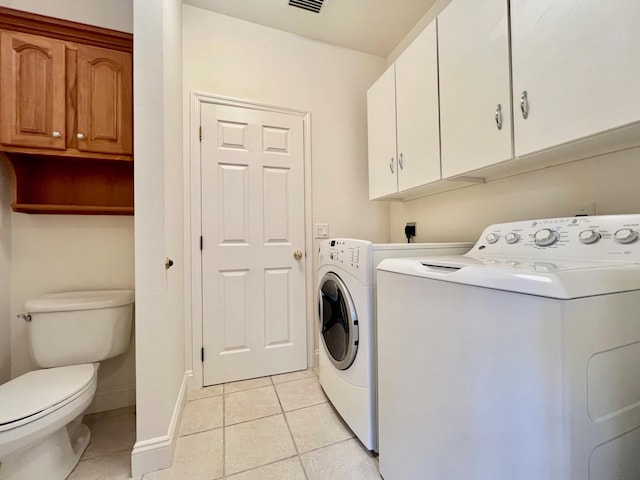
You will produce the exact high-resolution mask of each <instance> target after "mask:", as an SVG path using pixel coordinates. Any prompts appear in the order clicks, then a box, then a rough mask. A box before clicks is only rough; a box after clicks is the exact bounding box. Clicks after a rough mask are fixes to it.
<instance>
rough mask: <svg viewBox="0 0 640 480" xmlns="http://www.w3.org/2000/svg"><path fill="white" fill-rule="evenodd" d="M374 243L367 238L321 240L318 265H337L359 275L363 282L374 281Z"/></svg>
mask: <svg viewBox="0 0 640 480" xmlns="http://www.w3.org/2000/svg"><path fill="white" fill-rule="evenodd" d="M372 251H373V244H372V243H371V242H369V241H367V240H357V239H353V238H332V239H330V240H323V241H322V242H320V247H319V249H318V265H319V266H322V265H335V266H337V267H340V268H341V269H342V270H346V271H347V272H349V273H351V274H352V275H354V276H356V277H358V278H359V279H360V280H361V281H362V283H366V284H369V283H371V282H372V278H373V277H372V275H373V270H372V266H371V256H372Z"/></svg>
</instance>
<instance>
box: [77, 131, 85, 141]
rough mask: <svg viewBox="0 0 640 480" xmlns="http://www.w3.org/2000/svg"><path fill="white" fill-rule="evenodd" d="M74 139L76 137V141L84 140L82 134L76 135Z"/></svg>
mask: <svg viewBox="0 0 640 480" xmlns="http://www.w3.org/2000/svg"><path fill="white" fill-rule="evenodd" d="M76 137H78V140H84V133H78V134H76Z"/></svg>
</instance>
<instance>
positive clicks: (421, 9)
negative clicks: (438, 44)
mask: <svg viewBox="0 0 640 480" xmlns="http://www.w3.org/2000/svg"><path fill="white" fill-rule="evenodd" d="M183 1H184V3H186V4H189V5H193V6H196V7H200V8H203V9H206V10H211V11H213V12H218V13H221V14H224V15H229V16H231V17H236V18H240V19H243V20H247V21H249V22H253V23H258V24H260V25H265V26H267V27H272V28H276V29H278V30H284V31H286V32H290V33H295V34H298V35H302V36H305V37H309V38H313V39H316V40H320V41H322V42H327V43H332V44H334V45H340V46H343V47H346V48H351V49H354V50H359V51H361V52H366V53H371V54H373V55H378V56H381V57H387V56H388V55H389V54H390V53H391V52H392V51H393V49H394V48H395V47H396V45H398V43H400V41H401V40H402V39H403V38H404V37H405V35H406V34H407V33H408V32H409V31H410V30H411V29H412V28H413V27H414V26H415V25H416V24H417V23H418V21H419V20H420V19H421V18H422V16H423V15H424V14H425V13H426V12H427V10H429V8H430V7H431V6H432V5H433V4H434V3H435V2H436V0H324V4H323V6H322V9H321V10H320V13H313V12H309V11H306V10H302V9H300V8H295V7H291V6H289V4H288V3H289V1H288V0H183Z"/></svg>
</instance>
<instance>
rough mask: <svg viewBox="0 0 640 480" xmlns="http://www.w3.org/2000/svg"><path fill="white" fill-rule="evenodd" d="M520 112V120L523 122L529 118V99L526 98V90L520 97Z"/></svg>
mask: <svg viewBox="0 0 640 480" xmlns="http://www.w3.org/2000/svg"><path fill="white" fill-rule="evenodd" d="M520 111H521V112H522V118H524V119H525V120H526V119H527V118H529V99H528V98H527V91H526V90H524V91H523V92H522V95H520Z"/></svg>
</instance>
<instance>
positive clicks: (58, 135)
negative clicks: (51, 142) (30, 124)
mask: <svg viewBox="0 0 640 480" xmlns="http://www.w3.org/2000/svg"><path fill="white" fill-rule="evenodd" d="M51 136H52V137H53V138H60V137H61V136H62V134H61V133H60V132H59V131H57V130H54V131H53V132H52V133H51Z"/></svg>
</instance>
